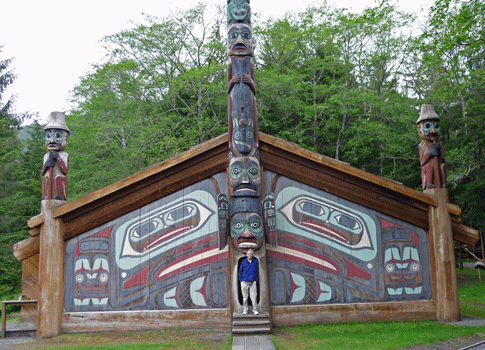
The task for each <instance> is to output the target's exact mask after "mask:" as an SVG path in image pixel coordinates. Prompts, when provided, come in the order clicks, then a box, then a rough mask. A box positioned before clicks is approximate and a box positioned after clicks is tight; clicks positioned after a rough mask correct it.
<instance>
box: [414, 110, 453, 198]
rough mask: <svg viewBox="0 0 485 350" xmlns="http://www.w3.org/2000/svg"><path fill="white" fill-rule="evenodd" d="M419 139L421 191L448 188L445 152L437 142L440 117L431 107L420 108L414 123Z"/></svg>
mask: <svg viewBox="0 0 485 350" xmlns="http://www.w3.org/2000/svg"><path fill="white" fill-rule="evenodd" d="M416 124H417V125H418V133H419V137H420V138H421V140H422V141H421V143H420V144H419V161H420V164H421V167H422V168H421V178H422V181H423V189H424V190H426V189H428V188H435V187H438V188H439V187H448V183H447V181H446V165H445V152H444V150H443V147H442V146H441V144H440V143H439V142H438V139H439V136H440V117H439V116H438V114H436V112H435V110H434V107H433V105H431V104H424V105H422V106H421V114H420V116H419V119H418V120H417V121H416Z"/></svg>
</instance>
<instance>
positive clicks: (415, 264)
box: [409, 261, 421, 272]
mask: <svg viewBox="0 0 485 350" xmlns="http://www.w3.org/2000/svg"><path fill="white" fill-rule="evenodd" d="M420 267H421V266H420V265H419V263H418V262H417V261H413V262H412V263H411V264H410V265H409V269H410V270H411V271H413V272H418V271H419V269H420Z"/></svg>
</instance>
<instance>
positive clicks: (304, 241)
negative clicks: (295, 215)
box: [300, 239, 318, 248]
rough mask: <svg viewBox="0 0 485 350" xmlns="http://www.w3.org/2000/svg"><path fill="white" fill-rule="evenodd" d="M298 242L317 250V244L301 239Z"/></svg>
mask: <svg viewBox="0 0 485 350" xmlns="http://www.w3.org/2000/svg"><path fill="white" fill-rule="evenodd" d="M300 242H301V243H303V244H306V245H308V246H310V247H313V248H318V246H317V244H316V243H315V242H312V241H309V240H307V239H302V240H301V241H300Z"/></svg>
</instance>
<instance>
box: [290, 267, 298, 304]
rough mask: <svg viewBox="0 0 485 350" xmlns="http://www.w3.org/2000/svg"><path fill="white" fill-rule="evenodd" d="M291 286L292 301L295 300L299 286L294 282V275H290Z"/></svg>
mask: <svg viewBox="0 0 485 350" xmlns="http://www.w3.org/2000/svg"><path fill="white" fill-rule="evenodd" d="M290 284H291V292H290V300H292V299H293V293H294V292H295V290H296V288H298V287H299V286H298V285H297V284H296V283H295V282H294V281H293V275H292V274H291V273H290Z"/></svg>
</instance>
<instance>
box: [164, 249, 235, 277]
mask: <svg viewBox="0 0 485 350" xmlns="http://www.w3.org/2000/svg"><path fill="white" fill-rule="evenodd" d="M215 248H218V245H213V246H210V247H207V248H204V249H201V250H198V251H195V252H192V253H190V254H187V255H185V256H183V257H181V258H179V259H177V260H175V261H172V262H171V263H169V264H167V265H165V266H164V267H163V268H161V269H160V270H158V271H157V273H156V279H157V281H160V280H162V279H164V278H168V277H170V276H173V275H175V274H177V273H180V272H182V271H188V270H190V269H192V268H193V267H198V266H201V265H204V264H207V263H210V262H216V261H220V260H223V259H227V258H228V257H229V253H228V252H227V251H226V252H224V253H220V254H214V255H212V256H209V257H207V258H204V259H200V260H197V261H193V262H191V263H188V264H185V265H183V266H182V267H180V268H178V269H176V270H174V271H172V272H170V273H169V274H166V275H164V276H162V277H160V275H161V274H162V273H163V272H164V271H165V270H167V269H169V268H170V267H172V266H174V265H177V264H179V263H181V262H183V261H186V260H190V259H191V258H193V257H194V256H196V255H199V254H202V253H205V252H207V251H210V250H213V249H215Z"/></svg>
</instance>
